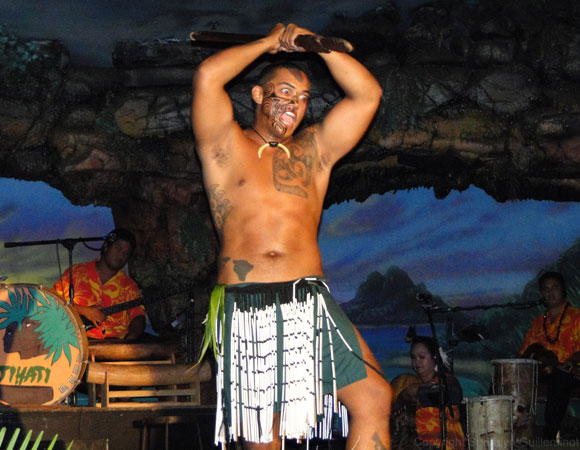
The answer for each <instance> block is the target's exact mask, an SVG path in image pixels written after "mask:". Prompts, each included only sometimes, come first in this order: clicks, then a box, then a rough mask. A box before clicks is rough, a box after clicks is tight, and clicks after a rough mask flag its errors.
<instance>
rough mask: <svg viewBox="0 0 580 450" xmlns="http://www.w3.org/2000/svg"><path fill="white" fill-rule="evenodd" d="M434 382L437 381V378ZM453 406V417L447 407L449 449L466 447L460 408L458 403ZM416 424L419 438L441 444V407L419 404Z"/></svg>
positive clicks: (437, 445)
mask: <svg viewBox="0 0 580 450" xmlns="http://www.w3.org/2000/svg"><path fill="white" fill-rule="evenodd" d="M450 378H451V377H450ZM433 382H434V383H436V382H437V378H435V379H434V380H433ZM451 408H452V409H453V417H452V416H451V414H450V412H449V408H445V412H446V424H447V436H446V445H445V448H446V449H447V450H463V449H465V435H464V434H463V428H462V427H461V422H460V420H459V408H458V406H457V405H453V406H451ZM415 426H416V427H417V435H418V437H419V439H421V440H422V441H424V442H428V443H429V444H431V445H433V446H435V447H440V446H441V422H440V420H439V408H435V407H431V406H429V407H421V405H420V404H418V407H417V412H416V413H415Z"/></svg>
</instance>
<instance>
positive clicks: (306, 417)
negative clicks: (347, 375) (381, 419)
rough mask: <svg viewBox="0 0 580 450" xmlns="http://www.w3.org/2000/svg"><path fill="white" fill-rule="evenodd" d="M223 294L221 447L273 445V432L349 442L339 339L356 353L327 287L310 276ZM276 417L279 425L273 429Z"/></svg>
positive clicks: (218, 418) (218, 431)
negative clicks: (339, 374)
mask: <svg viewBox="0 0 580 450" xmlns="http://www.w3.org/2000/svg"><path fill="white" fill-rule="evenodd" d="M225 292H226V295H225V321H224V328H225V333H224V335H225V338H224V341H223V345H222V342H219V339H220V336H221V335H222V332H221V330H218V333H217V336H218V348H222V354H220V355H218V361H217V362H218V372H217V380H216V383H217V405H218V407H217V414H216V430H215V442H216V445H217V444H218V443H219V442H222V443H223V442H227V441H228V440H238V439H239V438H243V439H245V440H247V441H250V442H255V443H266V442H271V441H272V439H273V433H277V434H278V435H279V436H280V437H281V438H282V439H284V438H290V439H298V440H300V439H305V438H306V439H310V438H314V437H317V438H321V439H329V438H330V437H333V436H336V433H337V431H338V432H339V433H340V434H342V435H343V436H346V435H347V434H348V420H347V414H346V409H345V408H344V406H342V405H341V404H339V402H338V399H337V394H336V393H337V382H336V364H335V357H334V347H335V345H336V342H333V336H334V340H335V341H336V340H341V341H342V342H341V344H342V345H343V347H344V346H346V347H347V348H348V351H349V352H351V353H352V352H353V349H352V348H351V345H349V343H348V342H347V340H346V339H345V338H344V337H343V335H342V333H341V332H340V330H339V328H340V327H339V326H337V324H336V323H335V321H334V320H333V317H332V315H331V314H330V313H329V308H328V307H327V299H331V300H332V302H334V300H333V299H332V298H331V297H330V295H329V291H328V286H327V285H326V283H325V282H324V281H323V280H322V279H321V278H318V277H312V278H302V279H300V280H296V281H294V282H288V283H272V284H271V283H251V284H242V285H234V286H228V287H227V288H226V291H225ZM325 297H326V299H325ZM336 308H338V306H337V305H336V302H334V308H333V310H336ZM344 317H346V316H344ZM343 320H344V319H343ZM219 322H220V321H219V320H218V324H217V325H218V326H219ZM350 326H351V325H350ZM351 327H352V326H351ZM351 341H352V337H351ZM351 344H352V342H351ZM324 346H325V348H324ZM356 346H358V342H357V343H356ZM329 349H330V352H329V351H328V350H329ZM358 352H359V354H360V348H358ZM329 356H330V357H329ZM361 364H362V363H361ZM329 366H330V370H329V369H328V367H329ZM362 370H363V372H364V366H363V369H362ZM323 374H324V376H323ZM328 374H330V377H328ZM363 377H364V375H363ZM339 388H340V386H339ZM277 412H279V414H280V426H279V429H277V430H273V429H272V428H273V421H274V413H277ZM333 422H334V423H333Z"/></svg>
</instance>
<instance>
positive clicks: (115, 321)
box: [53, 260, 145, 339]
mask: <svg viewBox="0 0 580 450" xmlns="http://www.w3.org/2000/svg"><path fill="white" fill-rule="evenodd" d="M96 262H97V260H94V261H91V262H88V263H82V264H76V265H74V266H73V287H74V291H73V296H74V303H75V305H80V306H98V307H100V308H103V307H107V306H112V305H117V304H119V303H124V302H126V301H129V300H133V299H136V298H139V296H140V292H139V287H138V286H137V284H136V283H135V282H134V281H133V280H132V279H131V278H130V277H129V276H128V275H127V274H126V273H125V272H123V271H122V270H119V271H118V272H117V273H116V274H115V275H114V276H113V278H111V279H110V280H109V281H107V282H106V283H105V284H102V283H101V280H100V279H99V274H98V272H97V266H96V264H95V263H96ZM69 280H70V277H69V270H68V269H67V270H66V271H65V272H64V274H63V276H62V278H61V279H60V280H58V281H57V282H56V283H55V285H54V287H53V290H54V291H56V292H57V293H58V294H59V295H61V296H62V297H64V298H65V299H66V300H67V301H68V300H69V285H70V282H69ZM142 315H145V308H143V306H137V307H134V308H131V309H129V310H127V311H121V312H118V313H116V314H113V315H111V316H109V317H107V318H106V319H105V320H104V321H103V323H102V324H101V326H100V327H95V328H92V329H90V330H88V331H87V336H88V337H90V338H94V339H104V338H121V339H122V338H124V337H125V335H126V334H127V332H128V330H129V324H130V323H131V321H132V320H133V319H134V318H135V317H137V316H142Z"/></svg>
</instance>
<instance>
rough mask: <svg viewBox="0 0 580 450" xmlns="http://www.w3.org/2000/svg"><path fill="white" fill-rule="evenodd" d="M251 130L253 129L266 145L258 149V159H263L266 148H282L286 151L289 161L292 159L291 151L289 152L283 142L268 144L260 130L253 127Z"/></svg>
mask: <svg viewBox="0 0 580 450" xmlns="http://www.w3.org/2000/svg"><path fill="white" fill-rule="evenodd" d="M250 128H251V129H252V131H253V132H254V133H256V134H257V135H258V136H260V139H262V140H263V141H264V144H263V145H262V146H261V147H260V148H259V149H258V158H261V157H262V152H263V151H264V149H265V148H266V147H280V148H281V149H282V150H284V153H286V156H287V157H288V159H290V150H288V147H286V146H285V145H284V144H282V143H281V142H276V141H270V142H268V141H267V140H266V139H264V136H262V135H261V134H260V133H258V130H256V129H255V128H254V127H253V126H252V127H250Z"/></svg>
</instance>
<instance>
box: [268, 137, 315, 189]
mask: <svg viewBox="0 0 580 450" xmlns="http://www.w3.org/2000/svg"><path fill="white" fill-rule="evenodd" d="M315 145H316V141H315V136H314V132H312V131H306V132H305V133H304V135H303V136H302V137H301V138H300V139H299V140H297V141H296V142H294V143H293V144H291V145H289V146H288V149H289V150H290V155H291V156H290V158H287V157H286V154H285V153H284V152H283V151H282V150H278V151H277V152H276V153H275V154H274V158H273V159H272V164H273V168H272V172H273V178H274V187H275V188H276V189H277V190H278V191H280V192H284V193H286V194H292V195H297V196H299V197H304V198H308V191H307V190H306V189H307V188H308V186H310V183H311V181H312V168H313V166H314V160H315V148H316V147H315Z"/></svg>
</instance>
